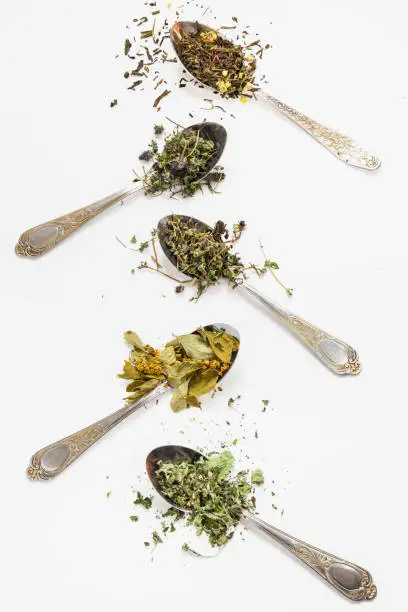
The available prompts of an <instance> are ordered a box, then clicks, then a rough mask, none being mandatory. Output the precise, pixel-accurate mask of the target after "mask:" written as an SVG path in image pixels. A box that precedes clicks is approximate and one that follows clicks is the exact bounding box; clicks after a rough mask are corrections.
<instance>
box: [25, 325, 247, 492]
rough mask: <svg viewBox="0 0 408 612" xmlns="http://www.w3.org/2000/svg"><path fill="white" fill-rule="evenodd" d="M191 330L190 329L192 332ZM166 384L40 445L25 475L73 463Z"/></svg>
mask: <svg viewBox="0 0 408 612" xmlns="http://www.w3.org/2000/svg"><path fill="white" fill-rule="evenodd" d="M204 329H206V330H207V331H218V330H221V329H222V330H224V331H225V332H226V333H228V334H230V335H231V336H234V338H236V339H237V340H239V333H238V331H237V330H236V329H235V328H234V327H232V326H231V325H227V324H226V323H213V324H211V325H205V326H204ZM192 333H194V332H192ZM238 352H239V348H238V351H235V352H233V353H232V357H231V366H230V368H229V369H228V370H227V371H226V372H225V373H224V374H222V375H221V376H220V378H219V380H221V379H222V378H224V376H225V375H226V374H227V373H228V372H229V371H230V369H231V367H232V365H233V364H234V362H235V359H236V358H237V355H238ZM169 388H170V387H168V386H166V385H165V383H162V384H160V385H158V386H157V387H156V388H155V389H153V390H152V391H151V392H150V393H148V394H146V395H144V396H143V397H141V398H138V399H137V400H135V401H134V402H132V403H131V404H128V405H127V406H124V407H123V408H120V409H119V410H117V411H116V412H114V413H112V414H109V415H108V416H106V417H105V418H104V419H101V420H100V421H97V422H96V423H93V424H92V425H89V426H88V427H85V428H84V429H81V430H80V431H77V432H76V433H74V434H71V435H70V436H67V437H66V438H62V440H58V441H57V442H54V443H53V444H49V445H48V446H45V447H44V448H41V449H40V450H39V451H37V452H36V453H35V454H34V455H33V456H32V457H31V461H30V465H29V467H28V468H27V476H28V477H29V478H31V479H32V480H50V479H52V478H55V476H58V474H61V472H63V471H64V470H65V469H66V468H67V467H68V466H69V465H71V463H73V462H74V461H75V460H76V459H78V457H79V456H80V455H82V453H84V452H85V451H86V450H88V448H90V447H91V446H92V445H93V444H94V443H95V442H96V441H97V440H99V439H100V438H102V437H103V436H104V435H105V434H106V433H108V431H110V430H111V429H113V427H115V426H116V425H118V424H119V423H120V422H121V421H123V420H124V419H126V418H127V417H128V416H130V415H131V414H133V412H135V411H136V410H137V409H138V408H141V407H142V406H145V405H146V404H147V403H149V404H150V403H151V402H152V401H153V400H156V399H158V398H159V397H160V396H161V395H163V394H164V393H166V392H167V391H168V390H169Z"/></svg>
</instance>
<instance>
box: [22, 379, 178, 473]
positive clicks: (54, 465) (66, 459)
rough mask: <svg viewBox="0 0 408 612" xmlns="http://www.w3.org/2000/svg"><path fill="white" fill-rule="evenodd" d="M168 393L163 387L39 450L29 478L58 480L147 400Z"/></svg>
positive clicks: (31, 466)
mask: <svg viewBox="0 0 408 612" xmlns="http://www.w3.org/2000/svg"><path fill="white" fill-rule="evenodd" d="M165 391H167V387H165V386H164V385H160V386H158V387H156V389H154V390H153V391H152V392H151V393H149V394H148V395H145V396H144V397H142V398H140V399H138V400H136V401H135V402H133V403H132V404H129V406H124V407H123V408H120V409H119V410H117V411H116V412H114V413H113V414H109V415H108V416H107V417H105V418H104V419H101V420H100V421H97V422H96V423H93V425H89V427H85V429H81V430H80V431H77V432H76V433H74V434H72V435H70V436H67V437H66V438H63V439H62V440H58V442H54V443H53V444H49V445H48V446H45V447H44V448H42V449H40V450H39V451H37V452H36V453H35V454H34V455H33V456H32V457H31V462H30V465H29V467H28V468H27V476H28V477H29V478H31V479H32V480H49V479H50V478H55V476H58V474H61V472H63V471H64V470H65V469H66V468H67V467H68V466H69V465H71V463H73V462H74V461H75V459H78V457H79V456H80V455H82V453H84V452H85V451H86V450H87V449H88V448H89V447H90V446H92V444H94V443H95V442H96V441H97V440H99V438H102V436H104V435H105V434H106V433H107V432H108V431H110V430H111V429H112V428H113V427H115V425H117V424H118V423H120V422H121V421H123V419H126V417H128V416H129V415H130V414H132V413H133V412H135V410H136V409H137V408H139V407H140V406H143V405H144V404H145V403H146V402H147V401H151V400H153V399H156V398H158V397H159V396H160V395H162V394H163V393H164V392H165Z"/></svg>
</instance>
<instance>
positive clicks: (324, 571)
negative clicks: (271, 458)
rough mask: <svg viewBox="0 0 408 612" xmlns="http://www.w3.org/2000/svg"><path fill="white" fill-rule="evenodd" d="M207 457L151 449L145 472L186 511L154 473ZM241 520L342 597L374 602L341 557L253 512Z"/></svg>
mask: <svg viewBox="0 0 408 612" xmlns="http://www.w3.org/2000/svg"><path fill="white" fill-rule="evenodd" d="M201 458H204V459H206V457H205V456H204V455H202V454H201V453H199V452H197V451H195V450H193V449H191V448H187V447H185V446H160V447H159V448H156V449H155V450H153V451H152V452H151V453H150V454H149V455H148V456H147V458H146V470H147V473H148V476H149V478H150V480H151V482H152V484H153V486H154V488H155V489H156V491H157V492H158V493H159V494H160V495H161V496H162V497H163V498H164V499H165V500H166V502H167V503H168V504H170V505H171V506H173V507H174V508H177V509H178V510H182V511H183V512H188V509H186V508H182V507H180V506H177V505H176V504H175V503H174V502H173V501H172V500H171V498H170V497H168V496H167V495H165V494H164V493H163V491H162V489H161V487H160V484H159V482H158V479H157V475H156V471H157V468H158V467H159V466H160V462H163V463H166V462H175V461H176V462H178V461H189V462H190V461H191V462H195V461H198V460H199V459H201ZM243 518H244V519H245V520H246V521H247V522H249V524H250V525H256V526H257V527H258V528H259V529H261V530H262V531H264V532H265V533H267V534H268V535H269V536H271V537H272V538H273V539H274V540H276V541H277V542H279V543H280V544H282V545H283V546H284V547H285V548H286V550H288V551H289V552H291V553H292V554H294V555H295V556H296V557H297V558H298V559H300V560H301V561H303V563H305V564H306V565H307V566H308V567H309V568H311V569H312V570H314V571H315V572H316V573H317V574H319V576H320V577H321V578H323V579H324V580H326V581H327V582H328V583H329V584H330V585H331V586H332V587H334V588H335V589H337V590H338V591H339V592H340V593H341V594H342V595H344V596H345V597H347V598H348V599H352V600H354V601H360V600H363V599H368V600H370V599H374V597H375V596H376V594H377V588H376V586H375V585H374V584H373V582H372V577H371V574H370V573H369V572H368V571H367V570H365V569H363V568H362V567H360V566H359V565H355V564H354V563H350V562H349V561H345V560H344V559H341V558H340V557H336V556H335V555H331V554H330V553H328V552H325V551H324V550H321V549H320V548H316V547H315V546H311V545H310V544H307V543H306V542H303V541H302V540H298V539H297V538H294V537H293V536H291V535H289V534H287V533H285V532H284V531H281V530H280V529H277V528H276V527H273V526H272V525H269V523H266V522H265V521H263V520H262V519H260V518H258V517H257V516H255V515H254V514H252V513H248V514H245V515H244V516H243Z"/></svg>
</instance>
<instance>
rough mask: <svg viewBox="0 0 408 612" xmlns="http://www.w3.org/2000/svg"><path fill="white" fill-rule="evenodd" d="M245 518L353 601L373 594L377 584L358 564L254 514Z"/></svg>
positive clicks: (373, 595)
mask: <svg viewBox="0 0 408 612" xmlns="http://www.w3.org/2000/svg"><path fill="white" fill-rule="evenodd" d="M245 518H247V519H248V520H249V521H250V522H251V523H254V524H255V525H257V527H259V528H260V529H262V531H264V532H265V533H267V534H268V535H270V536H271V537H272V538H273V539H274V540H277V541H278V542H279V543H280V544H282V545H283V546H285V548H286V549H287V550H289V551H290V552H291V553H294V554H295V555H296V557H297V558H298V559H300V560H301V561H303V563H305V564H306V565H308V566H309V567H310V568H311V569H312V570H314V571H315V572H317V573H318V574H319V576H321V577H322V578H323V579H324V580H326V581H327V582H328V583H329V584H331V585H332V586H333V587H334V588H335V589H337V590H338V591H340V593H341V594H342V595H344V596H345V597H347V598H348V599H352V600H354V601H360V600H362V599H368V600H370V599H374V597H375V596H376V594H377V587H376V586H375V584H373V580H372V577H371V574H370V573H369V572H368V571H367V570H365V569H363V568H362V567H360V566H359V565H355V564H354V563H350V562H349V561H345V560H344V559H341V558H340V557H336V556H335V555H331V554H330V553H328V552H325V551H324V550H320V548H316V547H315V546H311V545H310V544H306V542H303V541H302V540H298V539H297V538H294V537H292V536H290V535H288V534H287V533H285V532H284V531H281V530H280V529H277V528H276V527H273V526H272V525H269V524H268V523H266V522H265V521H263V520H261V519H260V518H258V517H256V516H252V515H251V516H246V517H245Z"/></svg>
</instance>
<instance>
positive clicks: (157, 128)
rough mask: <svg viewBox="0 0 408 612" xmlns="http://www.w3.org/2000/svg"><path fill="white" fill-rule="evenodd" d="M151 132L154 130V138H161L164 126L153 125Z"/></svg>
mask: <svg viewBox="0 0 408 612" xmlns="http://www.w3.org/2000/svg"><path fill="white" fill-rule="evenodd" d="M153 130H154V133H155V136H161V135H162V134H163V132H164V125H162V124H158V125H155V126H154V128H153Z"/></svg>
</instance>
